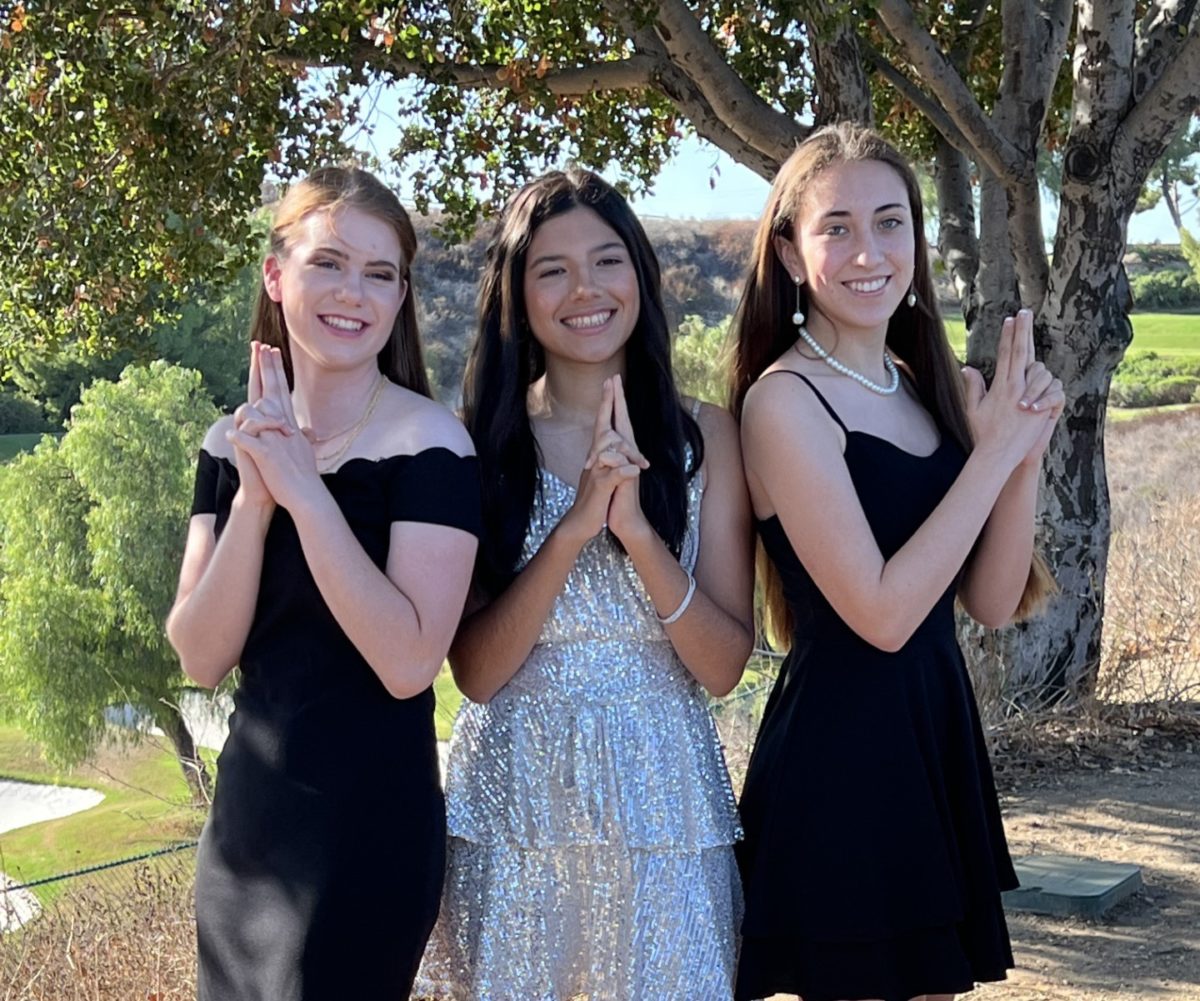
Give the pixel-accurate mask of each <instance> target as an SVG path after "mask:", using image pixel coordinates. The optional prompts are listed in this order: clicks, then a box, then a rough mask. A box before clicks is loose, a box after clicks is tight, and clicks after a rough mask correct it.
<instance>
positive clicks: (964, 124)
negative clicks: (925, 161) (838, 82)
mask: <svg viewBox="0 0 1200 1001" xmlns="http://www.w3.org/2000/svg"><path fill="white" fill-rule="evenodd" d="M876 9H877V10H878V12H879V16H880V18H881V19H882V21H883V23H884V24H885V25H886V27H887V29H888V32H889V33H890V34H891V36H892V37H893V38H894V39H895V40H896V42H897V43H898V44H899V45H900V48H901V50H902V51H903V52H904V56H905V58H906V59H907V60H908V61H909V62H910V63H911V64H912V66H913V68H914V69H915V70H916V72H917V75H918V76H919V77H920V78H921V79H922V80H924V81H925V82H926V85H927V86H928V88H929V90H930V91H931V92H932V93H933V96H934V97H936V98H937V99H938V100H939V101H940V102H941V103H942V106H943V107H944V108H946V109H947V113H948V114H949V115H950V117H951V118H952V119H953V120H954V123H955V125H956V126H957V127H958V130H959V132H960V133H961V134H962V135H963V136H964V137H965V138H966V139H967V140H968V141H969V142H970V143H971V146H972V157H973V158H975V157H977V158H978V159H979V160H981V161H982V162H984V163H986V164H987V166H988V168H989V169H990V170H991V171H992V173H993V174H995V175H996V176H997V177H1001V178H1005V179H1013V180H1015V179H1016V178H1018V177H1019V176H1020V175H1021V172H1022V171H1023V170H1024V169H1026V165H1025V157H1024V155H1023V154H1022V153H1021V152H1020V151H1019V150H1017V149H1015V148H1014V147H1013V146H1012V145H1011V144H1010V143H1009V142H1008V140H1007V139H1006V138H1005V137H1004V136H1002V135H1000V134H999V133H998V132H997V131H996V130H995V129H994V128H993V127H992V124H991V122H989V121H988V118H987V115H985V114H984V112H983V109H982V108H981V107H980V106H979V102H978V101H976V100H975V96H974V95H973V94H972V93H971V91H970V89H969V88H968V87H967V85H966V84H965V83H964V82H963V79H962V77H961V76H960V75H959V73H958V71H957V70H955V68H954V66H953V65H952V64H951V63H950V61H949V60H948V59H947V58H946V57H945V56H944V55H943V54H942V52H941V50H940V49H939V48H938V44H937V42H936V41H935V40H934V39H933V37H932V36H931V35H930V34H929V32H928V31H926V30H925V29H924V28H923V27H921V25H919V24H918V23H917V19H916V17H915V16H914V15H913V11H912V8H911V7H910V6H909V5H908V4H907V3H905V2H904V0H879V4H878V7H877V8H876Z"/></svg>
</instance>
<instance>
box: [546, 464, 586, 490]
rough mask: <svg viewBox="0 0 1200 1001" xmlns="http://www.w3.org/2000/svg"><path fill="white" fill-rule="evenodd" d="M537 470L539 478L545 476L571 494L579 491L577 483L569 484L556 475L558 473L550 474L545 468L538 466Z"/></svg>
mask: <svg viewBox="0 0 1200 1001" xmlns="http://www.w3.org/2000/svg"><path fill="white" fill-rule="evenodd" d="M537 469H538V475H539V476H545V477H547V478H548V479H551V480H554V481H555V482H556V483H558V484H559V485H560V486H564V487H566V488H567V489H568V490H570V491H571V493H577V492H578V491H579V484H578V483H570V482H568V481H567V480H564V479H563V478H562V477H561V476H559V475H558V473H555V472H552V471H551V470H550V469H548V468H547V467H546V466H538V467H537Z"/></svg>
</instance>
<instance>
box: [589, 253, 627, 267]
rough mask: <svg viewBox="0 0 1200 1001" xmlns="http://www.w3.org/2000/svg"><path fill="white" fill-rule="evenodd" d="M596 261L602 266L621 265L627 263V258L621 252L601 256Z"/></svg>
mask: <svg viewBox="0 0 1200 1001" xmlns="http://www.w3.org/2000/svg"><path fill="white" fill-rule="evenodd" d="M596 263H597V264H599V265H600V266H601V267H606V268H611V267H619V266H620V265H622V264H624V263H625V258H624V257H621V256H620V255H619V254H613V255H610V256H608V257H601V258H600V260H598V261H597V262H596Z"/></svg>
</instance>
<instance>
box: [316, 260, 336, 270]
mask: <svg viewBox="0 0 1200 1001" xmlns="http://www.w3.org/2000/svg"><path fill="white" fill-rule="evenodd" d="M310 263H311V264H312V266H313V267H314V268H326V269H328V270H330V271H333V270H336V269H337V266H338V264H337V261H335V260H334V259H333V258H332V257H314V258H313V259H312V261H311V262H310Z"/></svg>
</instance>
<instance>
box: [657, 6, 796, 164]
mask: <svg viewBox="0 0 1200 1001" xmlns="http://www.w3.org/2000/svg"><path fill="white" fill-rule="evenodd" d="M657 11H658V13H657V18H656V21H655V32H656V34H657V35H658V38H659V40H660V41H661V43H662V46H663V49H664V51H665V52H666V55H667V57H668V58H669V59H670V60H671V62H672V63H674V64H675V65H676V66H678V67H679V68H680V69H681V70H682V71H683V72H684V73H686V74H687V76H688V78H689V79H690V80H691V81H692V82H693V83H694V84H695V86H696V88H697V90H698V91H699V92H700V94H701V95H702V96H703V97H704V100H705V101H706V102H707V104H708V105H709V107H711V108H712V110H713V112H714V113H715V114H716V116H717V117H718V118H719V119H720V120H721V121H723V122H725V123H726V125H727V126H728V127H729V128H730V129H732V131H733V132H734V134H735V135H736V136H737V137H738V138H739V139H741V140H742V141H743V142H745V143H747V144H748V145H750V146H752V147H754V148H755V149H757V150H758V151H759V152H761V153H763V154H765V155H766V156H768V157H771V158H775V159H778V161H779V162H780V163H782V162H783V160H785V159H786V158H787V157H788V155H790V153H791V151H792V148H793V146H794V144H795V141H796V138H797V135H798V134H799V128H798V126H797V125H796V122H795V120H794V119H793V118H792V117H791V116H790V115H785V114H784V113H783V112H780V111H776V110H775V109H774V108H772V107H771V105H770V104H768V103H767V102H766V101H764V100H763V99H762V98H761V97H759V96H758V95H757V94H756V93H754V91H753V90H751V89H750V88H749V87H747V86H746V82H745V80H743V79H742V77H741V76H740V75H739V74H738V73H737V72H735V71H734V69H733V67H732V66H730V65H729V63H727V62H726V61H725V57H724V56H723V55H722V54H721V53H720V52H718V51H717V48H716V46H715V45H714V44H713V40H712V39H711V38H710V37H709V35H708V33H707V32H705V31H704V29H703V28H701V27H700V22H699V21H698V20H697V19H696V15H695V14H694V13H693V12H692V11H691V9H690V8H688V6H687V5H686V4H684V3H682V2H681V0H661V2H660V3H659V4H658V6H657ZM640 47H641V46H639V48H640Z"/></svg>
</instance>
